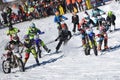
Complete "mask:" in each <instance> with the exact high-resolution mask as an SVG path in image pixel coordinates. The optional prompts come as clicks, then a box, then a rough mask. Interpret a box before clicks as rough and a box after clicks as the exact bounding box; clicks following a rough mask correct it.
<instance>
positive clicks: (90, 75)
mask: <svg viewBox="0 0 120 80" xmlns="http://www.w3.org/2000/svg"><path fill="white" fill-rule="evenodd" d="M100 8H101V9H102V10H104V11H109V10H111V11H113V12H114V13H115V15H116V16H117V20H116V28H117V29H118V30H117V31H115V32H112V33H108V36H109V39H108V40H109V41H108V45H109V46H110V47H115V46H116V47H115V49H114V50H111V51H110V52H106V53H105V54H104V55H100V53H99V56H97V57H96V56H95V55H94V54H93V51H92V50H91V55H90V56H85V54H84V52H83V48H82V47H81V45H82V44H81V38H80V37H81V36H73V37H72V39H71V40H70V41H69V42H68V44H67V45H66V46H62V47H61V48H60V51H62V52H60V53H58V54H48V53H46V52H45V51H44V50H43V49H42V51H43V52H42V58H41V59H39V61H40V63H41V65H40V66H37V65H36V62H35V60H34V58H33V55H32V54H31V56H30V58H29V60H28V62H27V64H26V71H25V72H19V71H15V70H12V73H10V74H4V73H3V72H2V69H1V66H0V80H34V79H35V80H53V79H54V80H120V57H119V56H120V54H119V53H120V36H119V35H120V26H119V19H120V17H119V16H120V13H119V11H120V10H119V8H120V4H118V3H116V2H114V1H111V2H110V3H109V4H107V5H105V6H101V7H100ZM88 12H91V10H89V11H88ZM78 15H79V17H80V19H81V18H82V15H83V12H81V13H78ZM65 16H67V17H68V20H67V21H65V22H66V23H67V24H68V26H69V30H70V31H72V28H73V26H72V23H71V14H70V13H68V14H65ZM53 18H54V16H50V17H48V18H44V19H39V20H32V21H27V22H23V23H20V24H16V25H14V26H15V27H17V28H19V29H20V31H21V32H20V33H19V34H18V35H19V36H20V39H21V40H22V39H23V35H24V34H25V33H26V30H27V28H28V26H29V24H30V23H31V22H35V23H36V25H37V27H38V28H40V29H41V31H45V34H43V35H41V36H40V37H41V39H42V40H43V41H44V42H45V43H47V42H49V41H52V40H54V39H55V38H56V37H57V35H58V31H57V28H56V24H55V23H54V22H53ZM7 29H8V28H4V29H1V30H0V50H1V53H0V56H2V54H3V53H5V51H4V46H5V43H7V41H8V40H9V37H8V36H6V30H7ZM57 43H58V42H55V43H51V44H48V45H47V47H48V48H50V49H51V50H52V52H54V51H55V47H56V45H57ZM23 55H24V53H23ZM1 62H2V61H1V59H0V65H1Z"/></svg>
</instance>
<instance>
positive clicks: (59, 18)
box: [54, 15, 68, 23]
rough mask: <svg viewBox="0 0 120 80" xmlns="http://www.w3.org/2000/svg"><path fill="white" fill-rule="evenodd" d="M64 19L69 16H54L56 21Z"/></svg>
mask: <svg viewBox="0 0 120 80" xmlns="http://www.w3.org/2000/svg"><path fill="white" fill-rule="evenodd" d="M63 19H64V20H67V19H68V18H67V17H65V16H63V15H59V16H55V17H54V22H55V23H60V22H61V21H62V20H63Z"/></svg>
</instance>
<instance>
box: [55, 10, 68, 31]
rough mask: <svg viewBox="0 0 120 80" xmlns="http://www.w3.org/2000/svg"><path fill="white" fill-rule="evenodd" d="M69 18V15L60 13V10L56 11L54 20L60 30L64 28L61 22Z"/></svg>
mask: <svg viewBox="0 0 120 80" xmlns="http://www.w3.org/2000/svg"><path fill="white" fill-rule="evenodd" d="M67 19H68V18H67V17H65V16H63V15H60V14H59V11H56V12H55V17H54V22H55V23H57V25H58V26H57V28H58V30H59V31H60V30H61V29H62V27H61V22H62V21H63V20H67Z"/></svg>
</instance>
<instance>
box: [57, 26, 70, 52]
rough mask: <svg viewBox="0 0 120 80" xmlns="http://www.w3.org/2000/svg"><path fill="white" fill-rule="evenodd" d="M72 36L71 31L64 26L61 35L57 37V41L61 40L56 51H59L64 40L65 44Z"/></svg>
mask: <svg viewBox="0 0 120 80" xmlns="http://www.w3.org/2000/svg"><path fill="white" fill-rule="evenodd" d="M71 37H72V34H71V32H70V31H69V30H68V29H66V28H65V27H64V28H62V30H61V32H60V34H59V36H58V37H57V38H56V39H55V41H57V40H59V43H58V45H57V47H56V52H58V50H59V48H60V47H61V45H62V43H63V42H64V45H65V44H66V43H67V42H68V41H69V40H70V39H71Z"/></svg>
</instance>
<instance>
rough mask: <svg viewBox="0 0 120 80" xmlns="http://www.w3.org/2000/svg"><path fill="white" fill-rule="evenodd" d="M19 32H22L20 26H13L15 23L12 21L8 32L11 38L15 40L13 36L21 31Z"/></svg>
mask: <svg viewBox="0 0 120 80" xmlns="http://www.w3.org/2000/svg"><path fill="white" fill-rule="evenodd" d="M19 32H20V30H19V29H18V28H15V27H13V25H12V24H11V23H10V24H9V29H8V30H7V32H6V33H7V35H8V36H10V40H13V36H14V35H17V33H19ZM17 36H18V35H17ZM18 38H19V37H18Z"/></svg>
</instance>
